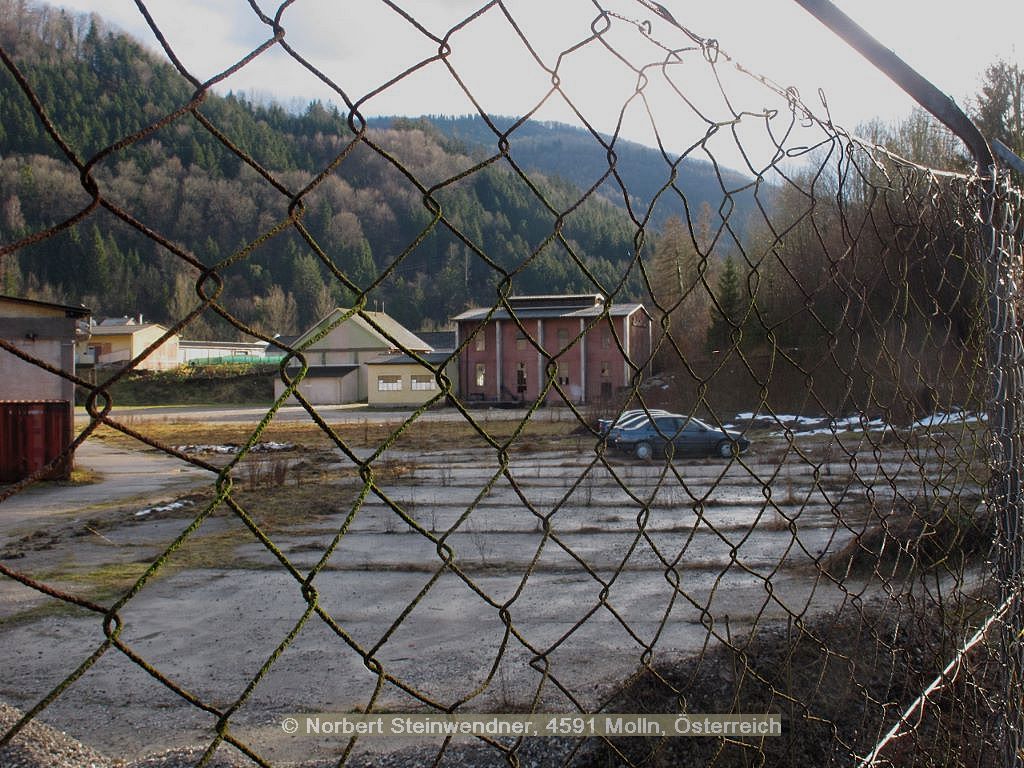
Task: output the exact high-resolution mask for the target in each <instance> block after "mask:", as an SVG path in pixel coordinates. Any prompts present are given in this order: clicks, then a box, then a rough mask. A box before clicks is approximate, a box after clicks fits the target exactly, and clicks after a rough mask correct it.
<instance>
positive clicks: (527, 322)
mask: <svg viewBox="0 0 1024 768" xmlns="http://www.w3.org/2000/svg"><path fill="white" fill-rule="evenodd" d="M508 305H509V307H510V308H511V310H512V312H511V313H509V311H508V310H507V309H505V308H504V307H499V308H498V309H497V310H495V311H494V312H491V310H490V309H471V310H468V311H466V312H463V313H462V314H460V315H458V316H457V317H455V318H454V320H455V323H456V326H457V333H458V343H459V345H460V346H461V347H462V351H461V354H460V355H459V389H460V394H461V396H462V398H463V400H465V401H470V402H472V401H484V402H517V401H518V402H532V401H534V400H536V399H537V398H538V397H539V396H540V394H541V393H542V392H544V391H545V388H547V387H548V382H549V380H552V381H553V382H557V384H558V385H559V387H560V388H561V390H562V392H563V393H564V395H565V398H566V399H568V400H570V401H571V402H573V403H576V404H582V403H597V402H602V401H609V400H612V399H613V398H615V397H616V395H617V394H618V393H619V392H620V391H621V390H622V389H623V388H626V387H628V386H629V385H630V382H631V381H632V380H633V378H634V376H635V375H636V373H637V371H638V370H640V369H645V368H647V367H648V366H649V363H650V356H651V333H652V330H651V325H652V323H651V316H650V314H648V312H647V310H645V309H644V307H643V305H642V304H613V305H606V304H605V300H604V297H603V296H600V295H566V296H513V297H510V298H509V299H508ZM467 340H468V341H467ZM463 344H464V345H465V346H462V345H463ZM562 399H563V397H562V395H560V394H559V393H558V391H557V390H556V389H555V388H554V387H551V388H550V389H549V390H548V391H547V394H546V396H545V400H546V401H547V402H549V403H557V402H560V401H562Z"/></svg>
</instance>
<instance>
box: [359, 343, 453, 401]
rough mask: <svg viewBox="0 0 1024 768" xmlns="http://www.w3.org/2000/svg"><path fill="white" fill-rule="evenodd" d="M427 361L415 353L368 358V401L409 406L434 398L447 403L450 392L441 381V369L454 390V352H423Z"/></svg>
mask: <svg viewBox="0 0 1024 768" xmlns="http://www.w3.org/2000/svg"><path fill="white" fill-rule="evenodd" d="M420 358H421V359H422V360H423V362H425V363H426V364H427V365H424V364H423V363H421V362H419V361H418V360H416V358H414V357H412V356H411V355H381V356H380V357H377V358H374V359H372V360H367V361H366V380H367V384H368V385H369V387H368V388H369V392H368V395H367V403H368V404H369V405H370V407H374V408H399V407H400V408H408V407H415V408H418V407H419V406H421V405H423V404H424V403H427V402H430V401H434V404H436V405H445V404H446V403H447V397H446V396H444V395H446V394H447V393H446V392H445V391H444V390H443V389H442V388H441V386H440V385H439V384H438V377H437V373H436V372H437V371H438V370H442V369H443V370H444V374H445V376H447V377H448V381H449V382H450V383H451V384H450V387H449V392H454V391H455V388H456V382H455V379H454V378H453V377H454V376H455V373H456V366H455V363H454V362H453V361H452V359H451V358H452V355H451V353H450V352H428V353H424V354H422V355H420Z"/></svg>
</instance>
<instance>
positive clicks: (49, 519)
mask: <svg viewBox="0 0 1024 768" xmlns="http://www.w3.org/2000/svg"><path fill="white" fill-rule="evenodd" d="M75 463H76V466H77V467H78V468H80V469H85V470H89V471H90V472H93V473H95V474H96V476H97V481H96V482H94V483H89V484H84V485H64V484H60V483H39V484H37V485H35V486H32V487H30V488H27V489H26V490H24V491H22V492H21V493H18V494H16V495H14V496H12V497H10V498H9V499H7V500H5V501H4V502H2V503H0V547H2V546H3V545H5V544H7V543H9V542H10V541H12V540H14V539H16V538H18V537H20V536H24V535H25V534H27V533H32V532H34V531H36V530H39V529H40V528H42V527H48V526H49V525H50V524H51V523H55V522H64V521H66V520H67V519H68V518H70V517H77V516H80V515H81V514H82V513H84V512H88V511H89V510H92V509H96V508H102V507H106V506H109V505H111V504H121V503H124V502H126V501H129V500H132V499H138V500H139V501H147V502H149V501H157V500H159V499H161V498H164V497H168V498H170V497H174V496H175V495H179V494H181V493H184V492H185V491H187V490H189V489H191V488H195V487H198V486H202V485H204V484H207V483H209V482H212V479H211V478H210V475H209V473H208V472H205V471H204V470H201V469H198V468H196V467H193V466H191V465H190V464H186V463H184V462H182V461H180V460H179V459H176V458H174V457H173V456H167V455H166V454H162V453H159V452H157V451H154V450H148V449H147V450H144V451H141V450H140V451H132V450H125V449H123V448H114V447H111V446H108V445H105V444H103V443H101V442H99V441H96V440H90V441H86V443H85V444H84V445H82V447H81V448H79V449H78V451H77V453H76V454H75Z"/></svg>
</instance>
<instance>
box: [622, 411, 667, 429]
mask: <svg viewBox="0 0 1024 768" xmlns="http://www.w3.org/2000/svg"><path fill="white" fill-rule="evenodd" d="M667 415H669V413H668V412H667V411H661V410H652V411H650V415H648V412H647V411H627V412H625V413H623V414H622V415H621V416H620V417H619V418H618V419H616V420H615V422H614V423H613V424H612V426H613V427H615V428H616V429H635V428H636V427H639V426H642V425H644V424H646V423H647V422H648V421H650V419H651V417H652V416H667Z"/></svg>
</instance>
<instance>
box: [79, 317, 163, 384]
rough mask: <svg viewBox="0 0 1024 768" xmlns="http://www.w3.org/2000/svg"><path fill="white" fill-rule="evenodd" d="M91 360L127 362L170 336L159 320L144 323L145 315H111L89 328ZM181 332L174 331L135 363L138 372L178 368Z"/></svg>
mask: <svg viewBox="0 0 1024 768" xmlns="http://www.w3.org/2000/svg"><path fill="white" fill-rule="evenodd" d="M89 330H90V335H91V338H90V339H89V360H90V361H91V362H93V363H94V364H95V365H117V364H124V363H127V362H128V361H129V360H134V359H135V358H136V357H138V356H139V355H141V354H142V353H143V352H144V351H145V350H146V349H147V348H148V347H149V346H151V345H152V344H155V343H157V342H158V341H160V339H161V338H162V337H164V336H166V335H167V328H166V327H164V326H162V325H160V324H159V323H146V322H143V320H142V316H141V315H139V317H138V318H134V317H122V318H116V317H115V318H110V319H107V320H104V321H103V322H101V323H100V324H99V325H94V326H92V327H91V328H90V329H89ZM178 340H179V337H178V334H176V333H175V334H171V335H170V336H168V337H167V338H166V339H164V341H163V342H161V343H160V344H159V346H157V347H156V349H154V350H152V351H151V352H150V353H149V354H148V355H146V356H145V357H144V358H143V359H142V360H140V361H139V364H138V365H136V366H135V370H138V371H166V370H170V369H173V368H177V367H178V365H179V364H180V362H179V360H178Z"/></svg>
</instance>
